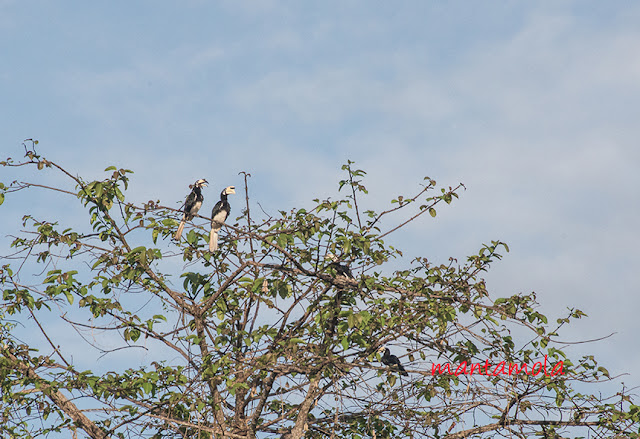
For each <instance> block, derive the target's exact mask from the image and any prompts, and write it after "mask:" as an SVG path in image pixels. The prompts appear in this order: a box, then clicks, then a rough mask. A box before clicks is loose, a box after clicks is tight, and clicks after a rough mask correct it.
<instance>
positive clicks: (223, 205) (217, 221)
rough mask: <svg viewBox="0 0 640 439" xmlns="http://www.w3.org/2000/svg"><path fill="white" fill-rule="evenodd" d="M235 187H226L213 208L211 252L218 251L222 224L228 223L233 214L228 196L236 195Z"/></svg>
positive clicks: (210, 235)
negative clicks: (230, 215)
mask: <svg viewBox="0 0 640 439" xmlns="http://www.w3.org/2000/svg"><path fill="white" fill-rule="evenodd" d="M235 193H236V188H235V187H234V186H229V187H226V188H225V189H224V190H223V191H222V192H221V193H220V201H218V202H217V203H216V205H215V206H213V210H212V211H211V232H210V233H209V251H211V252H214V251H216V250H218V232H219V231H220V229H221V228H222V224H223V223H224V222H225V221H226V219H227V217H228V216H229V212H231V205H230V204H229V202H228V201H227V195H231V194H235Z"/></svg>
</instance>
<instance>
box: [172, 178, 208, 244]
mask: <svg viewBox="0 0 640 439" xmlns="http://www.w3.org/2000/svg"><path fill="white" fill-rule="evenodd" d="M208 183H209V182H208V181H207V180H205V179H204V178H201V179H200V180H197V181H196V182H195V183H194V184H193V189H192V190H191V193H190V194H189V195H188V196H187V200H186V201H185V202H184V208H183V209H182V211H183V212H184V213H183V214H182V221H180V225H179V226H178V230H177V231H176V234H175V236H174V237H175V239H176V240H178V241H179V240H180V237H181V236H182V230H184V224H185V223H186V222H187V221H191V220H192V219H193V217H194V216H195V215H196V214H197V213H198V211H199V210H200V208H201V207H202V202H203V201H204V197H203V196H202V188H203V187H205V186H206V185H207V184H208Z"/></svg>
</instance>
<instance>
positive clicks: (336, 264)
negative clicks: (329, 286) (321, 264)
mask: <svg viewBox="0 0 640 439" xmlns="http://www.w3.org/2000/svg"><path fill="white" fill-rule="evenodd" d="M326 258H327V259H329V260H330V261H331V263H330V264H329V267H331V268H333V269H334V270H335V271H336V274H337V275H338V276H344V277H346V278H349V279H355V277H353V273H352V272H351V269H350V268H349V267H347V266H346V265H343V264H341V263H340V259H338V257H337V256H336V255H334V254H333V253H327V256H326Z"/></svg>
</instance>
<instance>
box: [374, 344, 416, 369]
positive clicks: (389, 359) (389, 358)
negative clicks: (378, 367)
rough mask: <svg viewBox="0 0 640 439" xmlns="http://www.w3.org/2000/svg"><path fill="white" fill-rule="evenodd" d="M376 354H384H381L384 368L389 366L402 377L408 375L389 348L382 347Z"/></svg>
mask: <svg viewBox="0 0 640 439" xmlns="http://www.w3.org/2000/svg"><path fill="white" fill-rule="evenodd" d="M378 352H384V353H383V354H382V364H384V365H385V366H389V367H390V368H391V369H392V370H396V371H398V372H399V373H400V375H402V376H407V375H409V374H408V373H407V371H406V370H405V369H404V367H403V366H402V364H401V363H400V360H399V359H398V357H396V356H395V355H392V354H391V351H390V350H389V348H387V347H384V346H382V347H381V348H380V349H378Z"/></svg>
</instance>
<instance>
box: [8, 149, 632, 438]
mask: <svg viewBox="0 0 640 439" xmlns="http://www.w3.org/2000/svg"><path fill="white" fill-rule="evenodd" d="M36 145H37V141H31V142H30V143H26V144H25V158H24V160H22V161H19V162H15V161H13V160H11V159H8V160H6V161H3V162H0V164H1V165H3V166H5V167H17V168H19V167H23V166H34V167H35V168H36V169H38V170H41V171H45V170H46V171H49V170H56V171H58V172H62V173H63V174H64V175H65V176H66V177H67V178H68V179H69V181H70V183H71V185H72V186H73V187H72V188H58V187H46V186H42V185H36V184H33V183H24V182H13V183H11V184H8V185H5V184H2V183H0V204H1V203H2V202H3V201H6V200H7V199H10V198H11V197H12V196H13V195H14V194H15V193H17V192H21V193H24V195H23V196H27V194H28V192H27V190H28V189H31V188H33V187H36V186H39V187H44V188H45V189H47V190H51V191H57V192H59V193H62V194H64V195H65V196H67V197H68V200H69V203H70V204H71V203H73V201H74V199H75V200H77V202H79V208H80V209H82V211H83V212H84V213H85V214H86V216H87V218H88V224H89V227H87V228H86V229H85V230H73V229H72V228H69V227H66V226H65V225H61V224H59V223H58V222H50V221H49V219H46V218H35V217H33V216H30V215H25V216H24V218H23V226H24V228H25V230H24V231H23V232H22V233H21V234H20V235H19V236H16V237H15V239H14V240H13V243H12V247H13V248H14V253H13V254H12V255H11V256H10V258H9V255H7V257H6V258H3V259H4V260H5V261H8V260H10V261H11V262H10V263H6V264H4V263H3V264H4V265H2V268H1V271H0V282H1V285H2V302H1V305H0V313H1V314H2V317H3V319H2V324H1V327H0V335H1V337H0V385H1V386H2V405H1V406H0V411H1V412H2V416H3V421H4V422H3V423H2V424H1V425H0V431H1V432H2V434H6V435H10V436H11V437H20V438H31V437H47V435H49V434H51V433H52V432H67V433H68V432H69V431H73V432H77V431H80V430H81V431H83V432H84V434H85V435H87V436H89V437H93V438H102V437H104V438H106V437H121V438H126V437H151V438H160V437H163V438H165V437H176V438H179V437H190V438H222V437H225V438H263V437H264V438H266V437H284V438H300V437H307V438H324V437H335V438H364V437H373V438H384V437H407V438H441V437H448V438H461V437H469V436H474V435H475V436H481V435H487V436H491V437H493V436H496V435H502V436H510V437H512V436H517V437H530V436H543V437H559V436H557V435H559V434H565V432H567V431H571V429H576V428H577V429H578V430H576V431H578V432H580V431H586V429H590V430H592V432H593V435H608V434H618V435H621V436H624V437H637V432H638V425H639V420H640V410H639V409H638V406H636V405H634V404H633V402H632V400H631V399H630V398H629V396H628V395H627V394H625V392H620V393H618V394H617V395H614V396H612V397H610V398H603V397H601V396H598V395H599V394H596V393H589V392H586V393H581V392H583V387H584V386H585V384H584V383H593V382H597V381H606V380H609V379H610V378H609V374H608V372H607V370H606V369H604V368H603V367H601V366H599V365H598V363H597V362H596V360H595V359H594V358H592V357H585V358H581V359H572V358H569V357H568V355H567V354H566V353H565V352H563V350H562V348H561V347H562V346H563V345H562V344H560V343H558V341H559V329H560V328H561V327H562V326H563V325H566V324H569V323H570V322H571V320H572V319H575V318H581V317H583V316H584V313H582V312H581V311H579V310H577V309H572V310H569V312H568V314H567V316H566V318H563V319H560V320H558V321H557V324H556V325H555V326H553V325H550V324H549V322H548V320H547V318H546V317H545V316H544V315H543V314H541V313H540V311H539V308H538V304H537V302H536V297H535V294H534V293H531V294H517V295H513V296H511V297H505V298H492V297H491V296H490V294H489V292H488V291H487V288H486V284H485V282H484V280H483V279H482V277H481V275H482V273H483V272H484V271H486V270H487V269H488V268H489V266H490V264H491V263H493V262H494V261H496V260H498V259H500V258H501V257H502V256H501V253H500V252H502V251H508V250H509V249H508V247H507V245H506V244H505V243H503V242H500V241H492V242H491V243H490V244H488V245H484V246H482V248H481V249H480V250H479V251H478V253H477V254H476V255H472V256H470V257H469V258H468V259H467V260H466V261H465V262H464V263H462V264H459V263H458V262H457V261H456V260H454V259H450V260H449V261H448V263H445V264H442V263H434V262H432V261H431V260H429V259H428V258H426V257H418V258H416V259H414V260H412V261H410V262H407V261H406V259H405V258H404V257H403V254H402V252H401V251H400V250H399V249H396V248H394V247H392V246H390V245H389V244H388V243H386V242H385V240H384V239H383V238H386V237H387V236H388V235H389V234H390V233H392V232H393V231H395V230H397V229H399V228H401V227H403V226H404V225H406V224H408V223H409V222H411V221H415V220H417V219H418V218H420V217H423V216H424V214H425V213H428V214H429V216H430V217H434V216H436V208H439V207H440V205H442V203H443V202H444V204H449V203H451V202H452V201H453V200H454V199H456V198H458V195H459V194H458V193H459V191H460V190H461V189H462V188H463V186H462V185H459V186H457V187H454V188H452V187H449V188H446V189H445V188H440V189H437V186H436V182H435V181H434V180H432V179H429V178H425V180H424V182H425V184H424V186H422V187H421V189H419V190H418V192H417V193H416V194H415V195H413V196H409V197H405V196H398V197H397V198H396V199H394V200H392V201H391V207H390V208H389V209H388V210H385V211H383V212H376V211H374V210H362V208H361V207H360V206H362V205H364V204H365V203H366V195H367V193H368V192H367V189H366V187H365V186H364V183H363V181H364V178H365V176H366V173H365V172H364V171H362V170H360V169H356V168H355V163H354V162H351V161H349V162H348V163H347V164H346V165H344V166H343V168H342V169H343V171H345V173H346V178H345V179H344V180H342V181H340V182H339V190H340V192H342V193H345V194H346V196H345V197H344V198H340V199H336V200H320V199H316V200H314V205H313V206H312V207H310V208H309V209H303V208H298V209H294V210H292V211H290V212H284V211H282V212H279V214H278V215H277V216H272V217H266V218H262V219H260V220H256V219H255V218H253V217H252V216H251V210H250V200H249V198H248V196H247V197H246V208H245V209H244V210H243V211H242V214H241V216H240V217H239V218H237V222H236V223H234V224H231V221H229V222H230V224H227V225H226V226H225V227H224V229H223V230H225V231H226V238H225V239H223V242H222V245H221V251H220V252H216V253H210V252H208V246H207V243H208V230H207V229H206V225H207V224H208V222H209V219H208V218H205V217H200V216H198V217H197V218H196V219H195V220H194V223H193V227H192V228H191V230H190V231H189V232H188V233H187V234H186V236H185V238H186V240H185V242H180V243H176V242H174V241H172V240H171V237H172V235H173V232H174V231H175V227H176V225H177V223H178V221H177V220H176V218H178V217H179V213H178V212H177V211H176V210H174V209H171V208H169V207H166V206H163V205H161V204H160V202H159V201H155V202H154V201H149V202H147V203H144V204H142V205H136V204H134V203H132V202H129V201H127V199H126V190H127V187H128V183H129V174H130V173H131V171H129V170H126V169H116V168H115V167H109V168H107V169H106V170H105V172H107V173H110V174H108V176H107V177H106V178H105V179H104V180H101V181H84V180H83V179H81V178H80V177H76V176H74V175H73V174H71V173H70V172H68V171H66V170H64V169H63V168H62V167H61V166H59V165H58V164H56V163H54V162H52V161H49V160H47V159H45V158H43V157H41V156H40V155H39V154H38V153H37V152H36V150H35V147H36ZM246 177H247V175H246V174H245V182H246V181H247V179H246ZM247 193H248V192H247ZM412 209H413V210H412ZM405 212H406V213H405ZM385 220H386V221H385ZM384 222H386V223H390V222H392V223H393V224H394V225H392V226H390V227H383V223H384ZM330 255H334V256H333V257H334V258H337V260H338V262H337V263H338V264H342V265H344V266H348V267H350V268H351V271H352V272H353V273H354V278H351V277H348V276H344V275H342V274H340V273H339V272H338V271H339V270H337V269H336V268H337V267H338V265H335V264H336V262H335V261H333V260H332V259H331V258H330V257H329V256H330ZM181 264H182V265H183V268H182V269H180V268H179V267H180V265H181ZM38 267H40V268H38ZM27 270H31V271H33V273H35V274H36V275H37V274H38V273H41V274H39V275H37V277H38V280H39V283H37V284H35V285H30V284H27V283H26V282H25V281H24V280H23V279H24V278H27ZM30 274H31V273H30ZM60 325H64V327H66V328H68V330H69V331H71V333H73V334H75V333H77V334H79V335H80V336H81V338H80V340H81V341H82V343H83V344H84V345H83V346H82V347H81V348H78V347H77V346H65V345H64V344H63V343H61V342H60V341H58V340H59V339H63V340H64V339H65V337H66V334H65V332H64V331H61V330H60ZM23 327H25V328H29V329H28V330H21V329H22V328H23ZM385 345H386V346H390V347H391V348H392V349H393V350H394V351H395V353H396V355H398V356H399V357H400V360H401V361H402V363H403V364H404V367H405V368H406V369H407V371H408V372H409V376H408V377H402V376H399V375H398V374H397V373H396V372H395V371H394V370H393V369H390V368H388V367H386V366H384V365H383V364H381V363H380V354H379V353H378V349H379V348H380V347H382V346H385ZM139 349H144V350H145V356H144V357H143V358H142V359H139V358H138V357H137V356H136V355H135V354H133V352H136V351H137V350H139ZM123 352H132V354H127V355H125V354H123ZM83 356H86V357H87V358H89V357H91V358H93V357H96V358H97V357H98V356H101V358H102V359H101V360H100V361H99V362H98V363H93V364H94V365H95V366H96V367H98V368H99V369H100V370H96V371H92V370H91V369H90V368H89V367H88V365H87V363H90V362H88V361H83V358H82V357H83ZM92 356H93V357H92ZM543 358H544V359H545V360H544V361H545V362H546V361H549V363H550V364H554V365H558V364H562V368H561V371H562V373H557V374H550V373H546V372H547V370H546V369H545V371H544V372H545V373H538V374H533V373H515V374H510V373H506V372H502V373H496V370H497V369H498V367H497V366H499V365H500V364H503V365H506V366H507V369H508V368H509V365H514V364H515V365H523V364H524V365H530V366H531V365H534V363H536V362H541V361H542V359H543ZM436 363H437V364H440V365H442V364H444V363H449V364H450V365H453V368H454V369H455V367H456V366H458V367H460V366H461V365H463V364H464V365H465V366H466V365H468V366H469V367H471V365H473V364H475V365H476V366H478V365H486V367H485V369H484V373H478V370H482V369H481V368H476V373H475V374H469V373H465V372H464V371H460V370H458V371H457V372H456V370H450V372H449V373H435V372H434V367H435V364H436ZM489 364H491V367H489ZM545 364H546V363H545ZM494 366H496V368H494ZM550 369H551V366H550V367H549V370H550ZM491 371H493V373H491ZM556 371H557V369H556ZM580 429H582V430H580ZM61 434H62V433H61ZM598 437H600V436H598Z"/></svg>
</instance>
